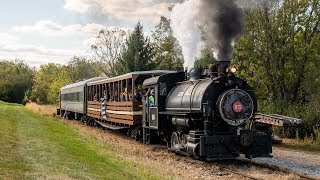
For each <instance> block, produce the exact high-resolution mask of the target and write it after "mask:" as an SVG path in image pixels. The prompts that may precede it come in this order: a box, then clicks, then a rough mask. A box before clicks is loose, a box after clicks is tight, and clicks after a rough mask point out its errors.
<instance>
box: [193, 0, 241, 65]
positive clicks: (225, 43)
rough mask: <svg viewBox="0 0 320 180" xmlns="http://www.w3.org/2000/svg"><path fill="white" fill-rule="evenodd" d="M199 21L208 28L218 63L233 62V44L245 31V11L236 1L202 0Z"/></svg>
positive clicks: (199, 8) (198, 14)
mask: <svg viewBox="0 0 320 180" xmlns="http://www.w3.org/2000/svg"><path fill="white" fill-rule="evenodd" d="M197 11H198V13H197V20H198V21H199V23H200V24H202V25H205V26H207V28H208V36H209V42H210V45H211V48H212V49H213V51H214V52H215V53H214V54H215V55H216V59H217V60H218V61H231V58H232V52H233V42H234V40H235V39H236V38H238V37H239V36H240V35H241V34H242V31H243V29H244V17H243V11H242V9H241V8H239V7H238V5H237V4H236V3H235V0H201V1H200V3H199V6H198V8H197Z"/></svg>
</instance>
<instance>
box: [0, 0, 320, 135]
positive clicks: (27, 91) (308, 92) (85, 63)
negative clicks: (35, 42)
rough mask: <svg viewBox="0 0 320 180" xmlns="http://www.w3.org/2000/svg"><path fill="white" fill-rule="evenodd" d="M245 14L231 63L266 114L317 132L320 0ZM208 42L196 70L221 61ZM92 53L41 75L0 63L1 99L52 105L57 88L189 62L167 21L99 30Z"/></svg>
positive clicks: (49, 66) (288, 3) (14, 64)
mask: <svg viewBox="0 0 320 180" xmlns="http://www.w3.org/2000/svg"><path fill="white" fill-rule="evenodd" d="M245 15H246V16H245V25H246V29H245V32H244V35H243V36H242V37H241V38H240V39H239V40H237V41H236V42H235V51H234V56H233V60H232V62H233V65H234V66H236V67H237V68H238V72H237V73H238V75H239V76H241V77H244V78H245V79H246V80H247V81H248V82H249V83H250V84H251V85H252V86H253V87H254V88H255V90H256V92H257V94H258V97H259V104H260V106H259V109H260V112H263V113H270V114H275V113H278V114H283V115H288V116H293V117H297V118H302V119H304V120H305V122H306V124H305V126H306V128H304V130H305V131H306V132H307V133H308V134H309V135H310V134H312V132H313V130H312V128H313V127H315V126H316V125H317V124H319V120H320V103H319V101H320V71H319V68H320V2H319V1H318V0H302V1H290V0H283V1H281V3H276V4H275V3H264V4H261V5H259V6H256V7H255V8H251V9H247V10H245ZM201 29H202V31H204V32H205V31H206V28H205V27H201ZM203 34H206V33H203ZM202 41H203V44H204V46H203V49H202V51H201V55H200V57H199V58H198V59H197V61H196V64H195V65H199V66H208V65H209V64H211V63H214V62H215V60H214V57H213V53H212V49H210V48H208V47H209V46H206V44H207V42H208V37H206V36H204V35H203V36H202ZM90 55H93V56H92V58H90V59H85V58H81V57H74V58H73V59H71V60H70V61H69V62H68V63H67V64H66V65H58V64H53V63H49V64H47V65H43V66H41V67H40V69H37V70H36V69H34V68H30V67H29V66H28V65H26V64H25V63H23V62H22V61H13V62H11V61H2V62H0V63H1V64H0V67H1V69H0V75H1V76H2V77H4V78H2V79H0V95H1V96H0V98H1V100H5V101H10V102H22V101H23V98H24V101H28V100H32V101H35V102H38V103H42V104H52V103H57V102H58V99H59V89H60V88H61V87H62V86H64V85H66V84H69V83H71V82H76V81H79V80H83V79H86V78H90V77H94V76H108V77H113V76H116V75H120V74H124V73H128V72H132V71H142V70H154V69H167V70H175V68H176V67H181V66H182V65H183V56H182V50H181V47H180V46H179V44H178V42H177V40H176V39H175V38H174V37H173V33H172V29H171V27H170V21H169V20H168V19H167V18H165V17H161V20H160V23H159V24H157V25H156V26H155V28H154V30H153V31H152V33H151V36H150V37H148V36H146V35H145V33H144V32H143V27H142V25H141V24H140V23H138V24H137V25H136V26H135V27H134V29H133V30H123V29H117V28H113V29H105V30H102V31H100V32H98V35H97V40H96V42H95V43H94V44H92V46H91V52H90Z"/></svg>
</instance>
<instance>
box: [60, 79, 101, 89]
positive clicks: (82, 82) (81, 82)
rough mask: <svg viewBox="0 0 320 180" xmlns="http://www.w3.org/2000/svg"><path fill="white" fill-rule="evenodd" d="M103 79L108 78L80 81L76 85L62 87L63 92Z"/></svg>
mask: <svg viewBox="0 0 320 180" xmlns="http://www.w3.org/2000/svg"><path fill="white" fill-rule="evenodd" d="M102 79H106V77H94V78H90V79H86V80H83V81H79V82H76V83H72V84H68V85H66V86H64V87H62V88H61V90H66V89H70V88H74V87H79V86H84V85H85V84H86V83H88V82H91V81H97V80H102Z"/></svg>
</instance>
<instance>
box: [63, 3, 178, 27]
mask: <svg viewBox="0 0 320 180" xmlns="http://www.w3.org/2000/svg"><path fill="white" fill-rule="evenodd" d="M173 5H174V3H173V2H171V3H168V2H155V1H154V0H65V6H64V8H65V9H67V10H71V11H75V12H78V13H88V12H89V10H90V9H92V8H93V7H97V8H95V10H97V9H98V10H97V11H98V12H97V13H99V14H101V15H105V16H107V17H108V18H111V19H119V20H150V21H152V22H156V21H158V20H159V17H160V16H166V17H167V16H169V9H168V8H169V7H172V6H173Z"/></svg>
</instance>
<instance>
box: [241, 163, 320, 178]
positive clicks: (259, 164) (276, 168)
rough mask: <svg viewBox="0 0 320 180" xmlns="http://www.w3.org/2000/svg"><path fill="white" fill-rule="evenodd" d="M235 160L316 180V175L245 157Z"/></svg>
mask: <svg viewBox="0 0 320 180" xmlns="http://www.w3.org/2000/svg"><path fill="white" fill-rule="evenodd" d="M237 160H238V161H242V162H246V163H249V164H252V165H255V166H258V167H262V168H266V169H270V170H273V171H278V172H282V173H284V174H293V175H296V176H298V177H299V178H300V179H306V180H316V179H318V178H316V177H312V176H309V175H306V174H302V173H297V172H292V171H289V170H286V169H284V168H281V167H278V166H275V165H270V164H263V163H258V162H253V161H250V160H249V159H248V160H247V159H241V160H240V159H237Z"/></svg>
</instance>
